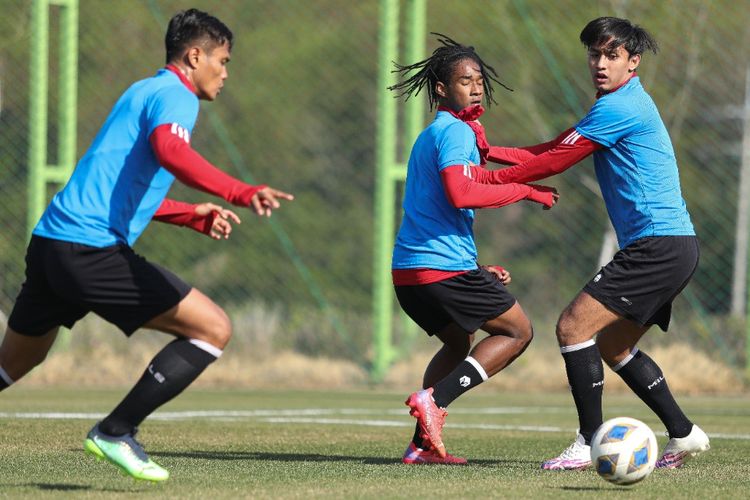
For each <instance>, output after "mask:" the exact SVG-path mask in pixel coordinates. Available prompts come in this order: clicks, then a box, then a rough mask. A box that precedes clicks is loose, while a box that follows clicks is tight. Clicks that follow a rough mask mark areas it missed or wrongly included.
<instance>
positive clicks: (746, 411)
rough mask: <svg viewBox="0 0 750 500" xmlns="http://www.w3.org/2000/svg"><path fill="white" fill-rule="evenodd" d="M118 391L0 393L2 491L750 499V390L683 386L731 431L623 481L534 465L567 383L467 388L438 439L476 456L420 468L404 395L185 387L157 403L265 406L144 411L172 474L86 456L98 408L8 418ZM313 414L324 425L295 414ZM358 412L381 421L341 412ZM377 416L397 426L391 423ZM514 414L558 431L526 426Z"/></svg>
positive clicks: (74, 405) (560, 418) (563, 408)
mask: <svg viewBox="0 0 750 500" xmlns="http://www.w3.org/2000/svg"><path fill="white" fill-rule="evenodd" d="M122 395H123V391H92V390H83V391H73V390H34V389H28V388H24V387H14V388H12V389H11V390H9V391H6V392H4V393H3V394H2V395H0V412H2V413H3V414H4V415H3V416H2V417H0V497H7V498H18V497H33V498H58V497H67V498H102V497H107V498H120V497H123V498H124V497H128V498H133V497H134V496H137V497H139V498H141V497H146V498H210V499H212V500H213V499H220V498H616V497H617V498H620V497H622V498H633V499H636V498H637V499H640V498H748V496H749V494H748V492H749V491H750V466H749V465H748V463H749V462H750V439H748V435H750V402H748V398H747V396H741V397H736V398H685V397H683V398H680V400H681V402H682V404H683V407H684V409H685V410H686V412H687V413H688V414H689V415H690V416H691V417H692V418H693V419H694V420H695V421H697V422H698V423H700V425H701V426H702V427H703V428H704V430H706V431H707V432H708V434H709V435H711V434H717V433H721V434H727V435H737V437H735V438H732V437H727V438H718V437H715V438H713V439H712V448H711V451H710V452H709V453H707V454H705V455H703V456H701V457H699V458H698V459H696V460H695V461H693V462H691V463H690V464H688V465H687V466H686V467H684V468H683V469H682V470H675V471H661V470H657V471H655V472H654V473H653V474H652V475H651V476H650V477H648V478H647V479H646V480H645V481H644V482H642V483H640V484H638V485H635V486H633V487H629V488H623V487H616V486H613V485H610V484H608V483H606V482H604V481H603V480H602V479H600V478H599V477H598V476H597V475H596V473H594V472H593V471H590V470H589V471H583V472H568V473H559V472H545V471H542V470H540V469H539V462H540V460H541V459H543V458H546V457H549V456H552V455H554V454H556V453H557V452H559V451H561V450H562V449H563V448H564V447H565V446H567V445H568V444H569V443H570V441H571V439H572V438H573V437H574V436H573V432H574V429H575V427H576V418H575V413H574V411H573V408H572V406H571V401H570V396H569V395H567V394H554V395H518V394H502V393H494V394H493V393H491V392H483V391H482V390H481V388H480V389H479V390H476V391H474V393H473V394H467V395H466V396H464V397H463V398H462V399H461V400H460V401H458V402H456V403H454V405H452V406H451V408H450V412H451V414H450V415H449V417H448V424H447V426H446V429H445V431H444V439H445V442H446V445H447V446H448V448H449V451H451V452H452V453H454V454H457V455H462V456H466V457H467V458H468V459H469V460H470V463H471V465H470V466H467V467H445V466H437V467H435V466H430V467H424V466H407V465H402V464H401V463H400V462H399V459H400V456H401V452H402V451H403V448H404V447H405V446H406V444H407V441H408V439H409V438H410V436H411V432H412V429H413V428H412V425H413V420H412V419H411V417H409V416H408V414H407V413H406V407H405V406H403V405H402V400H403V399H404V397H405V395H404V394H400V393H399V394H394V393H383V392H375V391H362V392H288V391H285V392H278V393H276V392H271V391H263V392H255V391H199V390H189V391H188V392H186V393H185V394H183V395H181V396H180V397H179V398H177V399H176V400H175V401H174V402H172V403H170V404H169V405H167V406H166V407H164V408H163V410H162V411H163V412H184V411H206V410H214V411H216V410H223V411H245V412H247V411H253V410H269V412H268V413H267V414H263V415H258V414H256V415H251V416H247V415H236V416H234V417H232V416H224V417H213V418H208V417H193V418H190V419H181V420H158V419H156V418H153V419H150V420H148V421H147V422H146V423H145V424H144V425H143V426H142V429H141V434H140V435H139V438H140V440H141V441H142V442H143V443H144V445H145V446H146V450H147V451H148V452H149V453H150V454H151V456H152V458H153V459H154V460H156V461H157V462H159V463H160V464H162V465H163V466H165V467H166V468H168V469H169V470H170V472H171V474H172V475H171V478H170V479H169V481H167V482H166V483H164V484H158V485H151V484H147V483H140V482H135V481H134V480H132V479H129V478H125V477H122V476H120V475H119V474H118V472H117V471H116V469H115V468H114V467H112V466H111V465H108V464H106V463H103V462H97V461H95V460H93V459H92V458H91V457H89V456H87V455H84V453H83V451H82V442H83V438H84V437H85V435H86V432H87V431H88V430H89V428H90V427H91V426H92V425H93V423H94V421H95V417H94V416H87V415H83V416H82V417H81V418H73V419H70V418H68V419H61V418H55V419H41V418H18V417H13V416H8V414H16V413H30V412H40V413H41V412H44V413H46V412H69V413H72V412H76V413H104V412H106V411H107V410H109V409H110V408H111V407H112V406H113V405H114V404H116V403H117V401H118V400H119V398H120V397H122ZM605 401H606V406H605V417H607V418H609V417H614V416H620V415H623V416H625V415H626V416H632V417H635V418H639V419H642V420H644V421H646V422H647V423H648V424H649V425H651V426H652V428H653V429H654V431H655V432H656V433H657V436H658V440H659V444H660V446H663V445H664V443H665V442H666V438H665V437H664V436H663V429H662V427H661V426H660V425H659V424H658V422H657V421H656V420H655V418H654V417H653V416H652V415H651V414H650V412H649V411H648V410H647V409H645V407H644V406H643V405H642V403H640V402H639V401H636V400H635V399H634V398H632V397H628V396H614V397H613V396H608V395H607V396H605ZM490 408H495V410H488V409H490ZM305 409H328V410H336V409H338V410H337V411H334V412H333V413H331V414H323V415H316V414H310V412H302V410H305ZM342 409H344V410H345V409H353V410H360V412H359V413H357V412H354V413H352V412H348V411H343V410H342ZM278 410H290V411H287V412H283V413H282V412H279V411H278ZM363 410H367V411H366V412H364V411H363ZM315 418H323V419H327V421H328V422H329V423H317V424H316V423H310V422H304V421H301V420H300V419H315ZM272 419H287V420H284V421H276V420H272ZM288 419H293V420H294V421H291V422H290V421H289V420H288ZM333 420H336V421H338V422H339V423H334V422H333ZM352 420H353V421H357V422H364V421H376V422H375V423H374V424H370V425H354V424H352V423H346V422H347V421H352ZM383 421H386V422H392V423H395V424H402V425H395V426H387V425H383V424H382V422H383ZM378 422H381V423H378ZM479 425H486V426H494V428H477V427H478V426H479ZM499 426H511V427H514V428H512V429H503V428H498V427H499ZM520 426H531V427H540V426H547V427H554V428H560V429H562V430H561V431H553V432H540V431H539V430H535V429H529V430H518V429H517V427H520ZM467 427H468V428H467Z"/></svg>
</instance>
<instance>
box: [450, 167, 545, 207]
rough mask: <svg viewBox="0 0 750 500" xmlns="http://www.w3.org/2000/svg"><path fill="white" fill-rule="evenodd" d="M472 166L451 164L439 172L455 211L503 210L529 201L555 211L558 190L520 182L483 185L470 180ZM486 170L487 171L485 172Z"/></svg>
mask: <svg viewBox="0 0 750 500" xmlns="http://www.w3.org/2000/svg"><path fill="white" fill-rule="evenodd" d="M473 168H475V167H471V166H468V165H467V166H464V165H452V166H450V167H446V168H444V169H443V170H441V171H440V178H441V180H442V182H443V189H444V190H445V194H446V197H447V198H448V202H449V203H450V204H451V205H452V206H453V207H455V208H500V207H504V206H505V205H510V204H511V203H516V202H517V201H521V200H530V201H534V202H536V203H540V204H542V205H544V207H545V208H552V206H554V205H555V203H557V200H558V198H559V195H558V194H557V190H556V189H555V188H552V187H548V186H538V185H527V184H518V183H502V184H483V183H480V182H476V180H475V179H473V178H472V177H471V175H472V174H473V172H474V170H473ZM482 170H484V169H482Z"/></svg>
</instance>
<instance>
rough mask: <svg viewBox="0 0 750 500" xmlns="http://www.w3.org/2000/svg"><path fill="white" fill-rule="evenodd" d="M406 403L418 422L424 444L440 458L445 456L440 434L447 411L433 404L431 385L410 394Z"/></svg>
mask: <svg viewBox="0 0 750 500" xmlns="http://www.w3.org/2000/svg"><path fill="white" fill-rule="evenodd" d="M406 405H407V406H408V407H409V408H411V409H410V410H409V414H410V415H411V416H412V417H414V418H416V419H417V422H418V423H419V428H420V429H421V431H422V439H424V440H425V444H426V445H429V446H430V448H432V450H433V452H434V453H436V454H437V455H438V456H439V457H440V458H445V457H446V456H447V455H448V454H447V453H446V451H445V445H444V444H443V438H442V437H441V435H440V434H441V433H442V431H443V425H444V424H445V417H446V415H448V412H447V411H445V410H444V409H442V408H438V407H437V405H436V404H435V401H434V400H433V399H432V387H430V388H429V389H423V390H421V391H418V392H415V393H413V394H411V395H410V396H409V397H408V398H407V399H406Z"/></svg>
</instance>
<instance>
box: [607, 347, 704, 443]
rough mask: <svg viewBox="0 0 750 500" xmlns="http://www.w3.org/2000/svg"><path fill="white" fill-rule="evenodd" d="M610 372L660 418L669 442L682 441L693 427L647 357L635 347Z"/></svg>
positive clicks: (661, 374)
mask: <svg viewBox="0 0 750 500" xmlns="http://www.w3.org/2000/svg"><path fill="white" fill-rule="evenodd" d="M612 370H613V371H614V372H615V373H617V374H618V375H619V376H620V377H622V379H623V380H624V381H625V383H626V384H628V387H630V388H631V389H632V390H633V392H634V393H636V395H637V396H638V397H639V398H641V400H643V402H644V403H646V404H647V405H648V407H649V408H651V410H652V411H653V412H654V413H656V414H657V415H658V416H659V418H660V419H661V421H662V422H663V423H664V426H665V427H666V428H667V432H669V437H670V438H681V437H685V436H687V435H688V434H690V430H691V429H692V428H693V423H692V422H691V421H690V420H689V419H688V418H687V417H686V416H685V414H684V413H682V410H681V409H680V407H679V406H678V405H677V402H676V401H675V400H674V397H673V396H672V391H670V390H669V386H668V385H667V380H666V379H665V378H664V374H663V373H662V371H661V368H659V365H657V364H656V362H654V360H653V359H651V358H650V357H648V355H646V353H644V352H642V351H640V350H639V349H638V348H637V347H634V348H633V350H632V352H631V353H630V354H628V356H627V357H626V358H625V359H623V360H622V361H621V362H619V363H618V364H617V365H616V366H613V367H612Z"/></svg>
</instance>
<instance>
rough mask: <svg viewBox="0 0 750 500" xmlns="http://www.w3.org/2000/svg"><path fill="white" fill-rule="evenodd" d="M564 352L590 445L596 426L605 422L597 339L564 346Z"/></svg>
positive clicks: (584, 433)
mask: <svg viewBox="0 0 750 500" xmlns="http://www.w3.org/2000/svg"><path fill="white" fill-rule="evenodd" d="M560 351H561V352H562V356H563V359H564V360H565V371H566V372H567V374H568V383H569V384H570V391H571V392H572V393H573V400H574V401H575V403H576V409H577V410H578V425H579V428H580V429H579V431H578V432H580V433H581V435H582V436H583V438H584V439H585V440H586V444H589V443H590V442H591V437H592V436H593V435H594V432H595V431H596V429H597V428H599V426H600V425H602V391H603V389H604V366H603V365H602V357H601V355H600V354H599V348H598V347H597V345H596V343H595V342H594V341H593V340H591V341H588V342H583V343H581V344H576V345H572V346H565V347H561V348H560Z"/></svg>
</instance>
